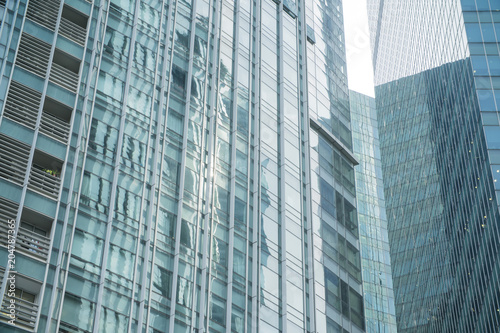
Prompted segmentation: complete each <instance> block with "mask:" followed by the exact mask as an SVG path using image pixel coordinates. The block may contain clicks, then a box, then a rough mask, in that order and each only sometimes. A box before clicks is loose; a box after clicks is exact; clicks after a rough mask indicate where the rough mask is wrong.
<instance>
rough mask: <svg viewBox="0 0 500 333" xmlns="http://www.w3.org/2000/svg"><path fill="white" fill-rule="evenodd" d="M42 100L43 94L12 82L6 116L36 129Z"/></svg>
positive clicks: (6, 105)
mask: <svg viewBox="0 0 500 333" xmlns="http://www.w3.org/2000/svg"><path fill="white" fill-rule="evenodd" d="M41 98H42V94H40V93H39V92H38V91H36V90H33V89H30V88H28V87H26V86H23V85H22V84H20V83H17V82H15V81H12V83H11V85H10V88H9V93H8V95H7V101H6V102H5V111H4V115H5V117H7V118H9V119H11V120H14V121H16V122H18V123H21V124H23V125H26V126H28V127H29V128H35V124H36V118H37V116H38V108H39V107H40V101H41Z"/></svg>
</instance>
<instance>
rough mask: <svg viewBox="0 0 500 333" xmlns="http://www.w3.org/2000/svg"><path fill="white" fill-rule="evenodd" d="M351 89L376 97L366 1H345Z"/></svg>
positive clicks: (348, 75) (348, 68)
mask: <svg viewBox="0 0 500 333" xmlns="http://www.w3.org/2000/svg"><path fill="white" fill-rule="evenodd" d="M343 7H344V26H345V40H346V53H347V77H348V80H349V89H351V90H354V91H357V92H359V93H362V94H365V95H368V96H371V97H375V92H374V89H373V66H372V59H371V50H370V37H369V36H370V35H369V32H368V15H367V13H366V0H344V1H343Z"/></svg>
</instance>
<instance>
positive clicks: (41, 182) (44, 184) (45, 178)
mask: <svg viewBox="0 0 500 333" xmlns="http://www.w3.org/2000/svg"><path fill="white" fill-rule="evenodd" d="M60 187H61V179H60V178H59V177H57V176H54V175H51V174H50V173H49V172H48V171H44V170H43V168H42V167H39V166H38V165H33V167H32V168H31V174H30V179H29V182H28V188H29V189H31V190H33V191H36V192H39V193H41V194H44V195H46V196H48V197H50V198H53V199H57V196H58V195H59V188H60Z"/></svg>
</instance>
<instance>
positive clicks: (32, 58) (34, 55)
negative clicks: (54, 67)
mask: <svg viewBox="0 0 500 333" xmlns="http://www.w3.org/2000/svg"><path fill="white" fill-rule="evenodd" d="M49 57H50V45H49V44H47V43H45V42H43V41H41V40H40V39H38V38H35V37H33V36H31V35H29V34H27V33H23V34H22V37H21V42H20V43H19V50H18V52H17V58H16V65H17V66H19V67H21V68H24V69H25V70H27V71H30V72H32V73H35V74H36V75H39V76H41V77H45V74H46V72H47V66H48V64H49Z"/></svg>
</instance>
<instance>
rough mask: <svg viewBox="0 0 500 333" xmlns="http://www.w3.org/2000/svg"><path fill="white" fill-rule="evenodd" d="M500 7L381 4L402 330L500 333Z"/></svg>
mask: <svg viewBox="0 0 500 333" xmlns="http://www.w3.org/2000/svg"><path fill="white" fill-rule="evenodd" d="M499 5H500V4H499V3H497V2H494V1H471V0H462V1H437V2H436V1H423V2H419V3H412V4H407V5H406V4H405V5H403V4H402V3H401V2H400V1H389V0H384V1H371V3H370V4H369V8H371V9H373V10H376V12H373V11H372V13H371V15H370V17H371V18H372V23H371V28H372V31H371V32H372V35H373V36H375V37H374V38H373V39H372V42H373V44H372V47H373V51H374V55H375V56H374V64H375V67H376V69H375V72H376V83H377V87H376V89H375V90H376V96H377V112H378V117H379V122H380V146H381V156H382V168H383V174H384V192H385V198H386V204H387V217H388V229H389V243H390V249H391V261H392V269H393V280H394V294H395V303H396V317H397V325H398V331H400V332H496V331H498V329H499V328H500V312H499V308H500V284H499V275H500V269H499V266H498V265H497V264H496V263H497V261H498V260H497V259H498V257H499V255H500V254H499V249H500V241H499V239H500V238H499V235H500V215H499V209H498V203H499V201H498V198H499V196H498V194H497V192H496V189H497V185H496V183H497V181H496V179H497V177H496V176H495V174H496V173H497V168H496V167H495V165H496V164H497V163H498V162H497V161H498V158H497V154H496V153H497V150H496V148H495V147H496V143H495V142H496V141H498V138H499V137H500V136H499V135H500V132H498V131H497V130H496V129H497V128H498V126H499V125H498V121H497V120H498V115H497V111H498V108H497V104H496V95H495V91H496V89H500V88H497V87H496V84H495V82H496V79H497V77H496V75H497V73H496V72H495V68H496V67H497V66H498V65H500V60H499V59H500V58H498V54H499V51H498V48H497V37H496V36H497V34H496V30H495V27H496V25H497V24H500V23H498V22H500V18H499V17H498V12H497V11H498V10H499V9H500V7H499ZM395 17H398V18H399V19H397V20H395V21H394V23H391V22H392V20H393V19H394V18H395ZM410 17H411V18H412V19H411V20H409V18H410ZM391 31H397V34H396V35H395V37H394V38H393V39H391V38H389V35H390V32H391ZM423 32H425V33H423ZM399 39H404V40H405V43H398V40H399Z"/></svg>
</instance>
